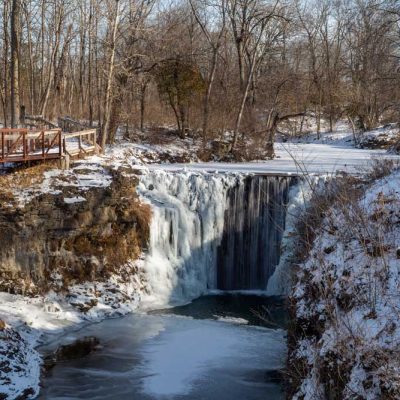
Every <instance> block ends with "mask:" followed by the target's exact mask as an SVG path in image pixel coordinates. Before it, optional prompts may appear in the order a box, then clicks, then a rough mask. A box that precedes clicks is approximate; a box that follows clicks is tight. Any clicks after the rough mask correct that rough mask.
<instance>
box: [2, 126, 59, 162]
mask: <svg viewBox="0 0 400 400" xmlns="http://www.w3.org/2000/svg"><path fill="white" fill-rule="evenodd" d="M0 141H1V142H0V146H1V149H0V163H6V162H21V161H31V160H47V159H57V158H61V157H62V134H61V129H50V130H41V131H29V130H28V129H22V128H21V129H20V128H17V129H7V128H5V129H0Z"/></svg>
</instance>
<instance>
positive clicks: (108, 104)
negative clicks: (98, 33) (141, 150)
mask: <svg viewBox="0 0 400 400" xmlns="http://www.w3.org/2000/svg"><path fill="white" fill-rule="evenodd" d="M118 24H119V0H116V5H115V15H114V18H113V21H112V28H111V29H112V33H111V52H110V61H109V68H108V76H107V87H106V94H105V95H106V98H105V106H104V122H103V129H102V135H101V148H102V151H103V152H104V150H105V147H106V143H107V139H108V135H109V130H110V118H111V109H112V95H113V90H112V86H113V85H112V81H113V78H114V68H115V45H116V41H117V32H118Z"/></svg>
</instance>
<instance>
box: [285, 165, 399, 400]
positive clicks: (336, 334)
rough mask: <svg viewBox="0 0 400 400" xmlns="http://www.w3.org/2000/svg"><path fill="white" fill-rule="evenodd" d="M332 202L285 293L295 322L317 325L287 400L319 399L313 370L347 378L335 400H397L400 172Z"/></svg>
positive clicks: (300, 349)
mask: <svg viewBox="0 0 400 400" xmlns="http://www.w3.org/2000/svg"><path fill="white" fill-rule="evenodd" d="M339 199H340V201H339V202H338V203H337V204H335V205H334V206H333V207H332V208H331V209H330V210H329V211H328V212H326V213H325V214H326V217H325V219H324V221H323V224H322V228H321V229H320V230H319V231H318V232H317V235H316V239H315V241H314V244H313V248H312V250H311V253H310V255H309V258H308V259H307V261H306V262H305V263H303V264H302V265H301V266H300V271H299V277H298V278H299V280H298V283H297V284H296V287H295V290H294V292H293V296H294V299H295V301H296V317H297V319H298V320H300V321H310V324H312V325H314V324H315V322H314V321H317V320H318V321H319V323H322V328H320V329H321V331H320V336H311V337H310V336H307V337H306V338H304V340H303V341H299V342H298V346H297V353H296V354H297V355H296V356H295V358H296V357H297V358H298V359H306V360H307V363H308V365H309V369H308V376H305V377H304V379H303V381H302V385H301V387H300V388H299V390H298V393H297V396H296V397H295V398H299V399H300V398H303V396H305V398H310V399H311V398H321V399H324V398H325V396H322V397H321V396H320V393H321V390H320V387H319V383H318V382H321V378H320V377H319V375H320V373H321V369H322V368H323V367H325V368H326V369H328V371H329V368H332V369H333V370H334V369H335V368H338V367H337V366H336V364H337V365H338V366H340V368H341V369H342V370H343V371H348V375H346V374H345V373H343V375H342V378H341V379H344V380H345V385H344V389H343V394H342V397H341V398H343V400H346V399H352V398H354V397H353V396H354V393H357V395H358V397H357V398H360V399H366V400H375V399H379V398H381V397H382V396H383V394H384V393H385V394H388V395H390V396H391V397H390V398H398V397H399V396H400V380H399V377H400V375H399V371H400V326H399V324H398V311H399V309H400V297H399V290H400V275H399V269H400V257H399V254H398V253H397V249H398V247H399V240H400V225H399V215H400V170H398V169H397V170H394V171H393V172H392V173H391V174H390V175H388V176H386V177H384V178H382V179H379V180H378V181H376V182H374V183H373V184H372V185H369V186H366V187H364V189H363V194H362V195H361V197H360V198H359V199H356V200H350V198H348V197H346V194H345V193H340V194H339ZM305 329H306V328H305ZM332 360H334V361H332ZM332 362H334V363H336V364H335V365H334V364H332ZM325 373H326V372H325ZM323 379H325V382H326V380H327V379H329V376H328V377H327V376H326V375H325V376H324V378H323ZM331 379H334V376H333V378H331ZM333 384H338V382H336V381H335V382H333ZM322 393H323V392H322ZM313 396H314V397H313ZM318 396H320V397H318Z"/></svg>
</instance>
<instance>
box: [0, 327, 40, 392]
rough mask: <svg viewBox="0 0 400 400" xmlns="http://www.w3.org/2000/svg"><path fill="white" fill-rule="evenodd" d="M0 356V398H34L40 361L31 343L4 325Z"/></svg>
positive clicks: (1, 335) (21, 334)
mask: <svg viewBox="0 0 400 400" xmlns="http://www.w3.org/2000/svg"><path fill="white" fill-rule="evenodd" d="M24 336H25V337H24ZM0 356H1V357H0V398H1V399H15V398H18V397H21V398H28V397H33V396H36V395H37V394H38V382H39V377H40V365H41V359H40V356H39V353H38V352H37V351H36V350H35V349H34V347H33V343H32V341H31V340H28V338H27V337H26V335H24V334H23V333H20V332H18V331H16V330H15V329H12V328H11V327H10V326H8V325H5V326H4V327H3V328H1V329H0Z"/></svg>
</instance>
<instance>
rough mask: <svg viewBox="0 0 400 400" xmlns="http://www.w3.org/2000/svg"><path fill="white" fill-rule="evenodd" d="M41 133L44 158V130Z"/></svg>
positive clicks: (43, 155)
mask: <svg viewBox="0 0 400 400" xmlns="http://www.w3.org/2000/svg"><path fill="white" fill-rule="evenodd" d="M41 134H42V157H43V158H45V151H44V131H42V132H41Z"/></svg>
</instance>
